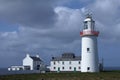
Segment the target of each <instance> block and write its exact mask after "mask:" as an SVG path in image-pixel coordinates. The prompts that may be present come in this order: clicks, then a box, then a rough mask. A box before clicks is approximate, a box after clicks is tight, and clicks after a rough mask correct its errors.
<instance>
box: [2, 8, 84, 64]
mask: <svg viewBox="0 0 120 80" xmlns="http://www.w3.org/2000/svg"><path fill="white" fill-rule="evenodd" d="M53 11H54V14H55V15H56V21H55V22H54V24H53V25H54V26H52V27H51V28H40V29H38V28H34V27H26V26H19V29H18V31H13V32H1V35H0V36H1V39H0V42H2V43H3V44H2V45H3V46H2V47H0V50H1V51H0V53H1V55H3V56H4V54H6V55H7V56H9V59H11V58H12V57H15V56H17V55H19V58H18V60H19V59H21V60H22V58H23V56H25V54H26V53H31V54H35V53H40V56H41V57H43V58H45V57H49V59H50V58H51V55H56V53H58V54H61V53H63V52H72V51H76V52H77V51H78V50H79V49H78V48H80V46H79V45H80V35H79V31H80V28H82V26H81V25H80V23H82V18H83V17H82V16H83V13H82V10H80V9H70V8H67V7H56V8H54V10H53ZM78 16H79V17H78ZM77 46H79V47H78V48H76V47H77ZM3 48H4V49H3ZM3 50H4V51H3ZM8 52H9V53H8ZM11 54H12V55H11ZM4 57H5V56H4ZM47 60H48V59H47ZM6 63H9V62H6ZM15 63H16V61H13V62H12V63H11V64H15ZM19 63H20V62H19ZM16 64H17V63H16ZM4 65H5V64H4Z"/></svg>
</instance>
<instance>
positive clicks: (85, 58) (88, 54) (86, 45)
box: [80, 14, 99, 72]
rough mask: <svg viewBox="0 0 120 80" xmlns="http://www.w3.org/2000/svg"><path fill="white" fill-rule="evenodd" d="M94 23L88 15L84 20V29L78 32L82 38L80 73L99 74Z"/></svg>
mask: <svg viewBox="0 0 120 80" xmlns="http://www.w3.org/2000/svg"><path fill="white" fill-rule="evenodd" d="M98 34H99V32H98V31H96V30H95V21H94V20H93V19H92V16H91V15H90V14H88V15H87V17H86V19H85V20H84V28H83V30H82V31H81V32H80V36H81V37H82V61H81V72H99V61H98V49H97V37H98Z"/></svg>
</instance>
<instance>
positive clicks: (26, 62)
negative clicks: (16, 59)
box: [23, 56, 33, 70]
mask: <svg viewBox="0 0 120 80" xmlns="http://www.w3.org/2000/svg"><path fill="white" fill-rule="evenodd" d="M23 66H30V70H33V60H32V59H31V58H30V57H29V56H26V57H25V58H24V59H23Z"/></svg>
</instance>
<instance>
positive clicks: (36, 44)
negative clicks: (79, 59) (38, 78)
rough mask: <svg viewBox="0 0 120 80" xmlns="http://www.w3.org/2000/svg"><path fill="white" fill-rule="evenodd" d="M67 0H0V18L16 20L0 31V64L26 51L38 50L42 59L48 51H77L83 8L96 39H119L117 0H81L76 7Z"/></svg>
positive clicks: (114, 40) (16, 62) (32, 52)
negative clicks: (15, 27)
mask: <svg viewBox="0 0 120 80" xmlns="http://www.w3.org/2000/svg"><path fill="white" fill-rule="evenodd" d="M78 1H79V0H78ZM70 2H72V1H69V0H66V1H64V0H50V1H48V0H35V1H33V0H20V1H18V0H13V1H9V0H1V1H0V12H1V13H0V20H2V21H5V22H6V23H7V22H9V23H11V24H18V26H19V29H18V30H16V31H12V32H0V44H1V45H2V46H0V56H1V57H0V58H1V61H0V64H3V66H9V65H11V64H20V63H21V60H22V59H23V58H24V56H25V54H26V53H30V54H32V55H34V54H37V53H40V56H41V57H42V58H43V59H44V60H45V61H46V62H48V61H49V60H50V58H51V55H60V54H61V53H63V52H75V53H76V54H78V55H80V50H81V49H80V45H81V44H80V40H81V39H80V35H79V32H80V30H82V28H83V20H84V18H85V14H86V12H87V10H91V12H92V13H93V19H94V20H95V21H96V28H97V29H98V30H99V31H100V37H99V39H100V41H101V42H102V43H105V42H108V43H109V42H110V44H113V43H117V42H118V43H119V39H120V35H119V31H120V27H119V26H120V23H119V21H120V18H119V7H120V4H119V2H117V0H114V1H113V0H95V1H91V0H85V2H84V1H83V3H86V5H84V6H80V9H71V8H68V7H67V6H64V5H65V4H67V3H70ZM80 2H82V1H80ZM71 4H72V3H71ZM81 4H82V3H81ZM58 5H59V6H58ZM108 39H109V41H108ZM111 42H112V43H111ZM100 45H101V44H100ZM4 57H6V58H7V59H8V60H7V61H6V64H4V63H3V62H2V61H3V60H5V58H4ZM16 58H17V59H16ZM46 58H47V59H46Z"/></svg>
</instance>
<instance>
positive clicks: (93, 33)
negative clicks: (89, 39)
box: [80, 31, 99, 36]
mask: <svg viewBox="0 0 120 80" xmlns="http://www.w3.org/2000/svg"><path fill="white" fill-rule="evenodd" d="M88 35H93V36H98V35H99V31H83V32H80V36H88Z"/></svg>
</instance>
